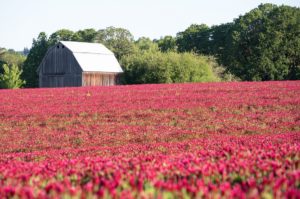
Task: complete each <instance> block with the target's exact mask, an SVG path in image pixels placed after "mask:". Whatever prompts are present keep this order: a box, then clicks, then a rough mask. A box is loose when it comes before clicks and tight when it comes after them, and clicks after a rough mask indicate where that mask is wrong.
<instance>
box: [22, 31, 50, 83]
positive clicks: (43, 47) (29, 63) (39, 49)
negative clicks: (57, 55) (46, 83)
mask: <svg viewBox="0 0 300 199" xmlns="http://www.w3.org/2000/svg"><path fill="white" fill-rule="evenodd" d="M48 47H49V44H48V39H47V35H46V33H44V32H41V33H40V34H39V36H38V38H37V39H34V40H33V43H32V47H31V49H30V52H29V54H28V56H27V59H26V61H25V62H24V66H23V73H22V76H21V77H22V79H24V80H25V81H26V85H25V86H26V87H31V88H32V87H38V74H37V72H36V70H37V68H38V67H39V65H40V63H41V62H42V60H43V58H44V56H45V54H46V52H47V50H48Z"/></svg>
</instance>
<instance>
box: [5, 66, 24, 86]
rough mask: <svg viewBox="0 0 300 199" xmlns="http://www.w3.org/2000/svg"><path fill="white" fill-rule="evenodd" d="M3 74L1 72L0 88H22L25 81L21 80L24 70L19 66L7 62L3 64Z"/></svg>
mask: <svg viewBox="0 0 300 199" xmlns="http://www.w3.org/2000/svg"><path fill="white" fill-rule="evenodd" d="M3 70H4V72H3V74H0V88H20V87H22V86H23V85H24V83H25V81H23V80H21V78H20V76H21V74H22V70H19V68H18V66H16V65H11V66H8V65H7V64H4V65H3Z"/></svg>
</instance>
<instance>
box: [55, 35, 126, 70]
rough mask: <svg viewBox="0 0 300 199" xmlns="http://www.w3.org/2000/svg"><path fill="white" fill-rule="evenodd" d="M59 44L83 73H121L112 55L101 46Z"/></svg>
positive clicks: (96, 44)
mask: <svg viewBox="0 0 300 199" xmlns="http://www.w3.org/2000/svg"><path fill="white" fill-rule="evenodd" d="M60 43H61V44H62V45H64V46H65V47H66V48H68V49H69V50H70V51H71V52H72V53H73V55H74V57H75V59H76V60H77V61H78V64H79V65H80V67H81V68H82V70H83V71H95V72H112V73H121V72H123V70H122V68H121V66H120V64H119V62H118V60H117V59H116V57H115V56H114V54H113V53H112V52H111V51H110V50H109V49H107V48H106V47H105V46H104V45H102V44H99V43H85V42H74V41H61V42H60Z"/></svg>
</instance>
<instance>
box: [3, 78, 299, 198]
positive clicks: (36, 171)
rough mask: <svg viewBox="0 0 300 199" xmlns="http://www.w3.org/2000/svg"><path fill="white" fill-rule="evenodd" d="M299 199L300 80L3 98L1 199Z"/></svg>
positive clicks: (16, 93) (23, 92)
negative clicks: (101, 198) (102, 198)
mask: <svg viewBox="0 0 300 199" xmlns="http://www.w3.org/2000/svg"><path fill="white" fill-rule="evenodd" d="M97 197H104V198H300V81H282V82H253V83H250V82H240V83H199V84H165V85H136V86H115V87H83V88H60V89H20V90H0V198H97Z"/></svg>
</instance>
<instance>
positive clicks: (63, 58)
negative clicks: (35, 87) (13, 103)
mask: <svg viewBox="0 0 300 199" xmlns="http://www.w3.org/2000/svg"><path fill="white" fill-rule="evenodd" d="M81 74H82V70H81V67H80V66H79V64H78V62H77V61H76V59H75V57H74V56H73V54H72V52H71V51H70V50H69V49H67V48H65V47H64V46H63V45H61V44H58V45H56V46H53V47H51V49H49V51H48V52H47V55H46V56H45V58H44V60H43V62H42V63H41V65H40V71H39V83H40V84H39V85H40V87H71V86H81V85H82V76H81Z"/></svg>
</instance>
